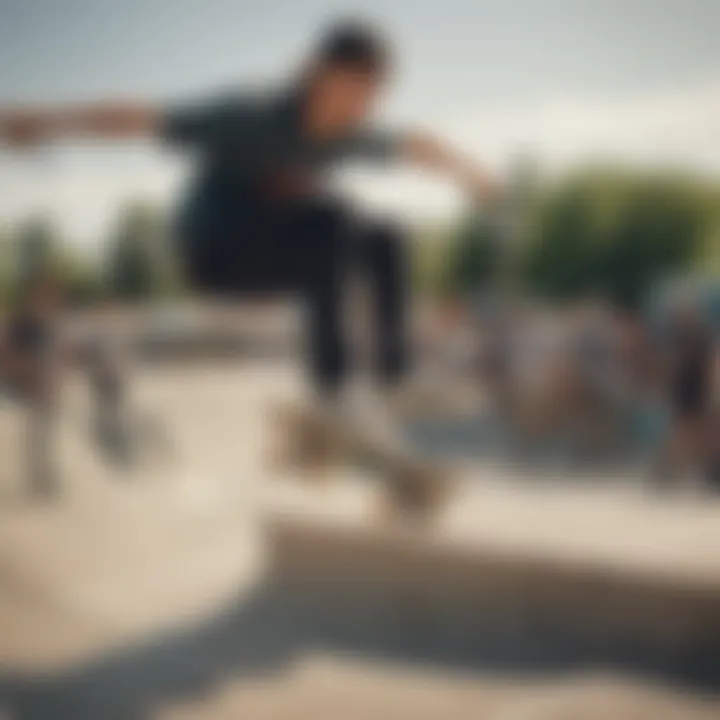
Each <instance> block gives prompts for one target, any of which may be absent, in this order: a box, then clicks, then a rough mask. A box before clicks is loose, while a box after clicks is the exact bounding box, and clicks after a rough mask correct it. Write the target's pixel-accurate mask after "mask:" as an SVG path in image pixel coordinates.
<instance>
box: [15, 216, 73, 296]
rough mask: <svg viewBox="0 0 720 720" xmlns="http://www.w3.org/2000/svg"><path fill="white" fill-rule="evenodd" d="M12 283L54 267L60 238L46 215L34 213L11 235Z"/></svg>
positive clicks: (18, 284) (57, 256)
mask: <svg viewBox="0 0 720 720" xmlns="http://www.w3.org/2000/svg"><path fill="white" fill-rule="evenodd" d="M12 244H13V249H14V263H13V267H12V269H11V273H12V276H13V277H12V281H13V285H14V286H15V287H16V288H18V287H20V286H22V285H23V284H24V283H26V282H27V281H28V280H30V279H32V278H33V277H37V276H38V275H45V274H48V273H52V274H54V273H55V272H56V271H57V264H58V258H59V254H60V244H61V243H60V239H59V235H58V232H57V230H56V228H55V227H54V226H53V224H52V223H51V222H50V220H49V219H47V218H45V217H39V216H38V217H33V218H31V219H29V220H28V221H26V222H25V223H23V224H21V225H20V226H19V227H18V228H17V229H16V231H15V233H14V238H13V243H12Z"/></svg>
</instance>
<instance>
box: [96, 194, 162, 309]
mask: <svg viewBox="0 0 720 720" xmlns="http://www.w3.org/2000/svg"><path fill="white" fill-rule="evenodd" d="M165 250H166V248H165V236H164V232H163V227H162V223H161V221H160V216H159V213H158V212H157V211H156V209H155V208H153V207H152V206H150V205H147V204H144V203H139V202H133V203H130V204H129V205H127V206H126V208H125V209H124V211H123V212H122V214H121V219H120V222H119V224H118V228H117V230H116V232H115V236H114V238H113V240H112V242H111V247H110V252H109V255H108V260H107V269H106V276H107V280H108V285H109V288H110V290H111V292H112V293H113V294H114V295H116V296H117V297H120V298H123V299H126V300H141V299H147V298H151V297H155V296H157V295H159V294H161V293H162V292H163V291H164V290H165V289H166V288H167V286H168V282H169V273H168V258H167V254H166V252H165Z"/></svg>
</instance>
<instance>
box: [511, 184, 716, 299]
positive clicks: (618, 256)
mask: <svg viewBox="0 0 720 720" xmlns="http://www.w3.org/2000/svg"><path fill="white" fill-rule="evenodd" d="M707 225H708V215H707V205H706V203H705V200H704V195H703V191H702V189H701V188H700V187H699V186H698V185H697V184H696V183H692V182H689V181H687V180H685V179H683V178H678V177H675V176H672V175H670V176H665V175H655V176H644V175H635V174H629V173H622V172H611V171H595V172H591V173H587V174H585V175H582V176H579V177H575V178H572V179H571V180H570V181H568V182H567V183H565V184H564V185H561V186H560V187H559V188H557V189H555V190H554V191H553V192H551V193H550V194H549V196H548V198H547V200H546V202H545V203H544V205H543V207H542V209H541V211H540V215H539V218H538V220H537V222H536V225H535V228H536V229H535V233H534V237H533V239H532V242H531V243H530V244H529V246H528V248H527V249H526V252H525V259H524V263H523V264H524V271H525V277H526V281H527V283H528V286H529V287H530V289H531V290H532V291H533V292H535V293H537V294H540V295H542V296H545V297H549V298H553V299H568V298H573V297H578V296H582V295H589V294H598V293H601V294H603V295H605V296H607V297H609V298H610V299H611V300H613V301H615V302H616V303H618V304H621V305H624V306H634V305H637V304H638V303H639V302H640V301H641V300H642V299H643V298H644V297H645V296H646V295H647V293H648V292H649V290H650V288H651V286H652V285H653V284H654V283H655V282H657V281H658V280H660V279H662V278H663V277H665V276H666V275H667V274H668V273H670V272H682V271H683V270H684V269H686V268H689V267H691V265H692V263H693V261H695V260H696V259H697V257H698V253H699V252H700V248H701V241H702V238H703V235H704V234H705V233H706V232H707Z"/></svg>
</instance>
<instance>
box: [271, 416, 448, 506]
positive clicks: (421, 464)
mask: <svg viewBox="0 0 720 720" xmlns="http://www.w3.org/2000/svg"><path fill="white" fill-rule="evenodd" d="M275 421H276V428H277V439H278V442H277V444H276V445H275V446H274V453H273V459H274V461H275V464H276V467H279V468H286V467H292V468H293V469H294V470H296V471H299V472H300V474H301V476H303V477H304V478H306V479H311V480H313V481H316V482H317V481H327V480H329V479H331V477H332V471H333V470H337V469H338V468H342V467H347V466H356V467H362V468H367V469H369V470H374V471H375V472H376V473H377V475H378V476H380V477H381V478H382V480H383V485H384V488H385V492H383V501H384V504H383V507H382V508H381V511H382V513H383V514H385V515H391V516H392V515H396V514H400V515H403V516H410V517H414V518H420V517H428V516H431V515H433V514H434V513H436V512H437V511H438V510H439V509H440V508H441V507H442V505H443V504H444V501H445V499H446V498H447V496H448V494H449V492H450V491H451V489H452V487H453V485H454V481H453V473H452V471H451V470H450V469H449V468H447V467H444V466H443V465H442V464H440V463H438V462H435V461H433V460H429V459H427V458H424V457H421V456H420V455H418V454H416V453H414V452H412V451H410V450H405V449H389V448H386V447H379V446H378V445H377V444H375V443H372V442H369V441H368V440H367V439H364V438H362V437H360V436H359V435H358V434H357V433H355V432H353V431H352V430H351V429H349V428H347V427H345V426H343V425H342V424H340V423H331V422H329V421H328V419H327V417H323V415H322V413H320V412H318V411H317V410H316V409H315V408H312V407H310V406H304V405H302V404H294V405H293V404H286V405H281V406H279V407H277V408H276V416H275Z"/></svg>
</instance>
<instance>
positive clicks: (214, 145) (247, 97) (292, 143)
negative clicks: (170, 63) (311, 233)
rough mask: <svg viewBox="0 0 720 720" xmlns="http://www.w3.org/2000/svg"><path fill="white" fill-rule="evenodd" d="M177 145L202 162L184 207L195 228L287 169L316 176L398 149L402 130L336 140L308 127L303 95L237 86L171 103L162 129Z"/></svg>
mask: <svg viewBox="0 0 720 720" xmlns="http://www.w3.org/2000/svg"><path fill="white" fill-rule="evenodd" d="M161 135H162V137H163V138H164V139H165V140H166V141H167V142H169V143H170V144H172V145H176V146H180V147H183V148H186V149H188V150H190V151H192V152H193V153H194V154H195V156H196V159H197V162H198V164H199V169H198V173H197V177H196V180H195V182H194V183H193V186H192V189H191V192H190V195H189V197H188V199H187V201H186V203H185V206H184V208H183V211H182V213H181V218H180V219H181V230H183V231H184V232H187V231H188V230H190V231H192V229H193V228H194V227H195V226H196V225H197V223H198V222H202V219H203V218H205V219H210V220H211V221H212V220H213V219H216V218H217V214H218V213H220V214H223V215H225V214H227V215H230V217H232V213H233V212H238V211H242V209H243V206H244V204H245V203H244V201H249V202H252V201H253V200H254V199H255V198H256V197H257V196H258V193H261V192H262V188H263V187H264V185H265V183H266V181H267V180H268V179H272V176H273V174H275V173H278V172H283V171H285V170H287V169H290V170H295V169H297V170H300V171H302V172H304V173H308V174H310V175H312V176H317V175H318V174H321V173H322V172H323V171H324V170H326V169H328V168H329V167H331V166H333V165H335V164H337V163H339V162H342V161H345V160H353V159H359V160H370V161H385V160H389V159H391V158H392V157H394V156H395V155H396V152H397V148H398V146H399V142H398V137H397V135H396V134H394V133H391V132H386V131H383V130H379V129H375V128H362V129H358V130H357V131H353V132H351V133H348V134H346V135H345V136H343V137H339V138H334V139H331V140H321V141H318V140H314V139H310V138H307V137H306V136H304V134H303V133H302V129H301V125H300V101H299V98H298V96H297V94H293V93H288V92H281V93H275V94H271V95H265V96H262V95H258V94H248V93H237V94H231V95H226V96H224V97H222V98H220V99H218V100H215V101H213V102H209V103H207V104H199V105H193V106H187V107H179V108H174V109H170V110H168V111H167V112H166V115H165V118H164V122H163V123H162V128H161Z"/></svg>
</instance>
